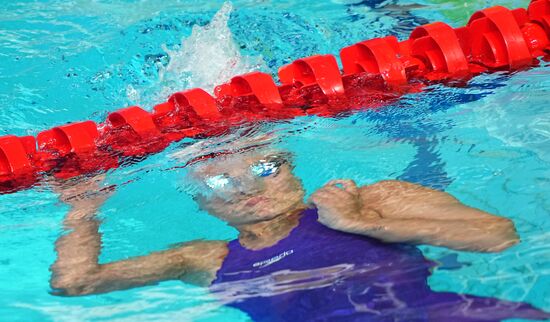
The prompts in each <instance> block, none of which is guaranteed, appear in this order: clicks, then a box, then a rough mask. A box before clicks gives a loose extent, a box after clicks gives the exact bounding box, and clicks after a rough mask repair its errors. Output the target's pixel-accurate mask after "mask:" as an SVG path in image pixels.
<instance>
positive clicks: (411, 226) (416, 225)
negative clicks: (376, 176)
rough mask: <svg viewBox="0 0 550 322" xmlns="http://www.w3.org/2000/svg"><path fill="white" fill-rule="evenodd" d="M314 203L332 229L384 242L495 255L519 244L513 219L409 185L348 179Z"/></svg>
mask: <svg viewBox="0 0 550 322" xmlns="http://www.w3.org/2000/svg"><path fill="white" fill-rule="evenodd" d="M338 185H340V186H341V187H338ZM312 202H313V203H314V204H315V205H316V206H317V207H318V209H319V221H321V222H322V223H323V224H325V225H327V226H328V227H330V228H333V229H337V230H341V231H345V232H349V233H355V234H361V235H366V236H369V237H373V238H377V239H379V240H382V241H385V242H407V243H414V244H430V245H436V246H444V247H449V248H453V249H459V250H469V251H482V252H497V251H502V250H504V249H506V248H508V247H510V246H512V245H514V244H516V243H517V242H518V241H519V238H518V236H517V234H516V231H515V228H514V225H513V223H512V222H511V221H510V220H508V219H506V218H503V217H498V216H494V215H491V214H489V213H486V212H484V211H481V210H479V209H475V208H471V207H468V206H466V205H464V204H462V203H460V201H458V200H457V199H455V198H454V197H452V196H451V195H449V194H447V193H445V192H441V191H436V190H432V189H429V188H425V187H422V186H419V185H415V184H412V183H408V182H402V181H382V182H379V183H376V184H374V185H370V186H365V187H361V188H358V187H357V186H355V183H353V181H350V180H339V181H334V182H331V183H329V184H328V185H326V186H325V187H323V188H322V189H320V190H319V191H317V192H315V193H314V194H313V195H312Z"/></svg>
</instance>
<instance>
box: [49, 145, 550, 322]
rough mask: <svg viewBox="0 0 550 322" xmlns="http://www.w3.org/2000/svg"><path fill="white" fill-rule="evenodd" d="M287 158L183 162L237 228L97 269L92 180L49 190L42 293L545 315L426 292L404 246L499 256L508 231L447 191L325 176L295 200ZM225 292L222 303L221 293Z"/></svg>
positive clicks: (413, 254)
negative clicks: (194, 292) (225, 236)
mask: <svg viewBox="0 0 550 322" xmlns="http://www.w3.org/2000/svg"><path fill="white" fill-rule="evenodd" d="M291 159H292V158H291V155H290V154H288V153H284V152H263V153H262V152H261V151H256V152H246V153H240V154H233V155H225V156H218V157H216V158H214V159H212V160H210V161H204V162H201V163H198V164H195V165H193V166H192V167H193V170H192V171H191V172H192V174H191V175H190V176H191V177H192V178H190V179H189V181H190V182H193V184H197V185H200V189H198V191H200V192H199V193H197V194H196V195H194V199H195V200H196V201H197V202H198V204H199V205H200V207H201V208H202V209H203V210H205V211H207V212H208V213H209V214H211V215H212V216H215V217H217V218H220V219H221V220H223V221H225V222H227V223H228V224H229V225H231V226H232V227H234V228H235V229H236V230H238V232H239V236H238V239H236V240H233V241H229V242H226V241H205V240H199V241H193V242H187V243H184V244H179V245H178V246H175V247H173V248H171V249H167V250H163V251H158V252H153V253H151V254H148V255H145V256H138V257H134V258H129V259H124V260H119V261H115V262H111V263H105V264H100V263H99V262H98V258H99V255H100V251H101V234H100V233H99V227H100V221H99V220H98V219H97V218H96V215H97V213H98V211H99V209H100V207H101V205H102V204H103V203H104V202H105V200H106V199H107V198H108V197H109V195H110V194H111V193H112V191H111V190H109V189H104V188H102V186H103V184H102V180H103V178H102V177H95V178H91V179H88V180H87V181H83V180H72V181H68V182H64V183H61V184H58V185H56V187H55V190H56V191H57V192H58V193H59V195H60V198H61V200H62V201H63V202H65V203H67V204H68V205H69V206H70V207H71V209H70V211H69V213H68V214H67V216H66V218H65V220H64V227H65V228H66V229H67V230H68V233H67V234H64V235H62V236H61V237H59V239H58V240H57V242H56V251H57V259H56V261H55V263H54V264H53V265H52V267H51V270H52V278H51V287H52V290H53V291H52V292H53V293H54V294H56V295H62V296H79V295H89V294H98V293H105V292H111V291H116V290H123V289H129V288H134V287H140V286H145V285H153V284H157V283H159V282H161V281H167V280H181V281H184V282H187V283H192V284H196V285H202V286H205V287H208V288H209V289H210V290H211V292H212V293H213V294H217V295H218V297H219V298H220V299H223V302H224V304H225V305H229V306H233V307H236V308H238V309H240V310H242V311H244V312H246V313H247V314H248V315H249V316H250V317H251V318H252V319H253V320H269V321H296V320H304V321H309V320H331V321H332V320H345V321H350V320H351V321H355V320H360V321H363V320H369V321H371V320H372V321H382V320H384V321H387V320H388V319H389V320H392V321H393V320H406V321H425V320H429V321H500V320H502V319H508V318H526V319H545V318H549V317H550V316H549V315H548V314H547V313H545V312H542V311H540V310H537V309H536V308H534V307H532V306H530V305H529V304H525V303H516V302H509V301H503V300H498V299H494V298H483V297H477V296H473V295H465V294H456V293H450V292H435V291H432V290H431V289H430V287H429V286H428V283H427V278H428V276H429V275H430V274H431V269H432V268H433V267H434V266H435V264H434V263H433V262H431V261H428V260H426V259H425V258H424V257H423V255H422V253H421V252H420V250H419V249H418V248H416V247H415V246H414V245H419V244H426V245H436V246H442V247H448V248H452V249H456V250H462V251H474V252H500V251H503V250H505V249H507V248H509V247H511V246H513V245H514V244H516V243H518V242H519V238H518V235H517V233H516V231H515V228H514V224H513V223H512V222H511V221H510V220H508V219H506V218H504V217H499V216H495V215H492V214H489V213H487V212H485V211H483V210H480V209H476V208H472V207H469V206H467V205H464V204H462V203H461V202H460V201H459V200H457V199H456V198H454V197H453V196H451V195H450V194H448V193H445V192H442V191H436V190H432V189H429V188H426V187H422V186H419V185H416V184H413V183H408V182H402V181H393V180H387V181H381V182H378V183H375V184H372V185H366V186H357V185H356V183H355V182H354V181H353V180H334V181H331V182H329V183H327V184H326V185H325V186H323V187H322V188H320V189H319V190H317V191H315V192H314V193H313V194H312V195H311V197H310V198H309V199H308V200H307V201H305V200H304V196H305V191H304V188H303V187H302V184H301V181H300V180H299V179H298V178H297V177H296V176H294V175H293V166H292V160H291ZM228 294H229V295H228Z"/></svg>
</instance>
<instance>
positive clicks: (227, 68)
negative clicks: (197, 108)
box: [126, 2, 268, 106]
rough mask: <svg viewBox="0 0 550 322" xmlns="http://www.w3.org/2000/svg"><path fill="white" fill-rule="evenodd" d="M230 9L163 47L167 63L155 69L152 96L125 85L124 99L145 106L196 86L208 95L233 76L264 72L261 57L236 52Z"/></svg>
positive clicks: (222, 11) (221, 10) (221, 11)
mask: <svg viewBox="0 0 550 322" xmlns="http://www.w3.org/2000/svg"><path fill="white" fill-rule="evenodd" d="M232 10H233V5H232V4H231V2H225V3H224V4H223V6H222V7H221V8H220V10H219V11H218V12H217V13H216V14H215V15H214V17H213V18H212V20H211V21H210V23H209V24H207V25H205V26H198V25H195V26H193V29H192V32H191V35H190V36H189V37H187V38H183V39H182V40H181V45H180V46H179V48H176V49H169V48H167V46H166V45H163V46H162V49H163V50H164V51H165V52H166V53H167V55H168V57H169V63H168V64H167V65H166V66H162V65H161V66H159V79H158V82H155V84H153V86H155V87H156V90H153V91H152V92H153V93H154V94H153V95H152V96H153V97H150V98H148V97H141V96H143V95H140V94H143V93H144V92H143V91H139V90H136V89H135V88H133V87H132V86H128V88H127V91H126V92H127V96H128V98H129V99H130V100H132V101H139V102H140V103H142V105H144V106H147V105H150V104H151V103H153V104H154V103H158V102H160V101H163V100H165V99H166V97H168V96H169V95H170V94H171V93H174V92H177V91H181V90H183V89H186V88H195V87H200V88H202V89H204V90H206V91H209V92H210V93H212V92H213V89H214V87H215V86H216V85H218V84H222V83H224V82H226V81H228V80H229V79H230V78H231V77H233V76H235V75H239V74H243V73H248V72H251V71H257V70H267V69H268V68H267V66H266V64H265V62H264V61H263V59H262V57H261V56H257V57H250V56H245V55H242V54H241V53H240V50H239V46H238V45H237V43H236V42H235V40H234V39H233V35H232V33H231V30H230V29H229V25H228V22H229V18H230V15H231V11H232ZM146 96H147V95H146Z"/></svg>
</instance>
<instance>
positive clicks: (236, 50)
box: [0, 0, 550, 321]
mask: <svg viewBox="0 0 550 322" xmlns="http://www.w3.org/2000/svg"><path fill="white" fill-rule="evenodd" d="M497 4H500V5H505V6H508V7H510V8H512V7H526V6H527V4H528V2H527V1H508V0H503V1H466V2H464V1H446V0H437V1H436V0H431V1H429V0H421V1H420V0H419V1H414V2H413V1H399V2H392V1H375V0H372V1H370V0H366V1H355V0H351V1H346V0H338V1H337V0H333V1H318V2H316V3H313V2H311V3H310V2H307V3H305V2H302V1H296V0H293V1H285V2H275V1H273V2H271V1H234V2H233V4H232V6H231V5H230V4H224V3H223V2H221V1H209V2H208V3H206V2H205V3H202V2H197V1H162V2H160V1H154V0H149V1H148V0H143V1H113V2H111V1H99V0H97V1H79V0H74V1H34V2H28V1H12V2H9V3H5V4H3V5H2V7H1V8H0V14H1V16H2V19H1V20H0V31H1V32H0V43H1V44H2V46H0V57H1V59H0V106H1V108H0V124H1V127H0V131H1V133H0V134H1V135H5V134H16V135H36V134H37V133H38V132H39V131H41V130H45V129H48V128H51V127H53V126H55V125H59V124H63V123H66V122H70V121H78V120H85V119H92V120H95V121H101V120H103V119H104V118H105V116H106V113H107V112H109V111H113V110H116V109H118V108H120V107H123V106H128V105H131V104H140V105H141V106H143V107H145V108H150V107H151V106H152V105H153V104H154V103H156V102H160V101H161V100H162V99H164V98H165V97H166V95H167V94H168V93H170V92H174V91H176V90H181V89H184V88H188V87H195V86H200V87H204V88H205V89H207V90H212V87H213V86H214V85H215V84H219V83H222V82H223V81H225V80H227V79H228V78H230V77H231V76H232V75H236V74H239V73H244V72H247V71H252V70H262V71H266V72H271V73H276V70H277V68H278V66H282V65H283V64H286V63H289V62H291V61H292V60H294V59H296V58H299V57H303V56H308V55H311V54H314V53H332V54H337V53H338V51H339V49H340V48H342V47H344V46H346V45H349V44H352V43H355V42H357V41H360V40H364V39H369V38H373V37H377V36H384V35H389V34H393V35H396V36H398V37H400V38H401V39H403V38H406V37H407V36H408V34H409V33H410V31H411V30H412V29H413V28H414V27H415V26H418V25H422V24H425V23H427V22H431V21H436V20H441V21H445V22H447V23H449V24H451V25H453V26H459V25H463V24H465V23H466V22H467V19H468V16H469V15H470V14H471V13H472V12H474V11H475V10H477V9H481V8H484V7H489V6H492V5H497ZM216 13H217V14H216ZM213 17H214V18H213ZM209 23H210V24H209ZM193 26H196V27H193ZM549 76H550V67H549V66H548V64H547V63H542V64H541V65H540V66H539V67H536V68H533V69H531V70H528V71H522V72H517V73H514V74H507V73H496V74H491V75H482V76H480V77H477V78H475V79H474V80H472V81H471V82H470V83H469V84H468V86H467V87H463V88H456V87H455V88H450V87H444V86H433V87H431V88H430V89H429V90H427V91H424V92H423V93H419V94H411V95H407V96H405V97H403V98H402V99H401V100H399V101H398V102H396V103H393V104H391V105H388V106H386V107H384V108H381V109H378V110H366V111H362V112H358V113H355V114H353V115H349V116H346V117H342V118H330V119H329V118H318V117H303V118H298V119H294V120H291V121H287V122H281V123H276V124H266V125H263V126H261V127H259V128H255V129H254V130H253V131H247V130H245V129H243V130H242V131H236V132H235V133H232V134H231V135H229V136H228V137H222V138H219V139H216V140H203V141H201V142H202V143H199V142H197V141H194V140H190V139H187V140H184V141H182V142H179V143H175V144H173V145H171V146H170V147H169V148H168V149H167V150H166V151H164V152H162V153H159V154H156V155H153V156H151V157H149V158H147V159H146V160H143V161H141V162H136V163H134V164H129V165H126V166H124V167H121V168H118V169H115V170H112V171H110V172H109V173H108V175H107V182H108V183H110V184H116V185H117V187H118V188H117V192H116V193H115V194H114V196H113V197H112V198H111V199H109V200H108V201H107V203H106V204H105V205H104V207H103V208H102V210H101V214H100V218H101V219H102V226H101V231H102V234H103V248H102V254H101V258H100V260H101V262H110V261H113V260H118V259H123V258H127V257H131V256H137V255H145V254H148V253H150V252H152V251H155V250H160V249H165V248H167V247H169V246H170V245H172V244H175V243H179V242H184V241H190V240H195V239H228V240H229V239H234V238H235V237H236V236H237V232H236V230H235V229H233V228H231V227H229V226H228V225H226V224H224V223H223V222H222V221H220V220H218V219H216V218H213V217H211V216H209V215H208V214H206V213H205V212H203V211H201V210H199V209H198V206H197V205H196V204H195V203H194V201H193V200H192V198H191V197H190V196H189V195H188V194H187V193H186V191H185V190H186V189H185V183H184V182H183V181H184V178H185V175H186V173H187V170H186V169H185V168H183V167H181V165H182V163H183V162H185V161H186V160H188V159H190V158H192V156H193V154H192V153H191V154H190V152H188V151H197V152H196V153H204V152H205V151H209V150H212V149H216V147H218V146H219V145H220V141H221V142H231V141H233V140H234V139H235V138H236V137H239V136H247V135H248V136H250V135H261V134H265V133H268V134H269V136H267V138H266V140H267V141H268V142H269V143H270V144H271V145H272V146H274V147H276V148H279V149H284V150H287V151H290V152H291V153H292V154H293V155H294V163H295V165H296V169H295V174H296V175H297V176H299V177H300V178H301V179H302V181H303V183H304V185H305V188H306V190H307V193H312V192H313V191H315V190H316V189H318V188H319V187H321V186H322V185H323V184H324V183H325V182H327V181H328V180H330V179H335V178H353V179H355V180H356V181H357V182H358V183H360V184H370V183H374V182H376V181H379V180H383V179H402V180H408V181H412V182H417V183H421V184H423V185H426V186H431V187H434V188H438V189H444V190H445V191H447V192H449V193H451V194H453V195H455V196H456V197H457V198H459V199H460V200H461V201H463V202H464V203H466V204H468V205H470V206H474V207H478V208H481V209H483V210H485V211H488V212H491V213H495V214H499V215H503V216H506V217H508V218H510V219H512V220H513V221H514V223H515V224H516V227H517V229H518V232H519V234H520V236H521V239H522V242H521V243H520V244H519V245H517V246H515V247H513V248H510V249H508V250H506V251H504V252H502V253H498V254H477V253H468V252H460V251H454V250H449V249H445V248H438V247H429V246H421V247H420V248H421V250H422V251H423V253H424V254H425V256H426V257H427V258H430V259H434V260H439V261H440V262H441V263H442V265H441V266H440V267H439V268H436V269H435V270H434V272H433V274H432V275H431V277H430V278H429V285H430V287H431V288H432V289H433V290H436V291H449V292H458V293H468V294H475V295H479V296H490V297H497V298H501V299H506V300H512V301H523V302H528V303H530V304H533V305H535V306H537V307H539V308H542V309H545V310H547V311H550V246H549V245H550V243H549V242H550V233H549V232H550V220H548V219H549V216H550V179H549V178H550V109H549V108H548V106H550V105H549V103H550V77H549ZM190 147H191V148H194V149H196V150H192V149H191V148H190ZM181 151H187V152H185V153H183V156H182V152H181ZM327 151H330V153H327ZM176 155H178V157H176ZM186 158H187V159H186ZM67 209H68V208H67V206H65V205H63V204H61V203H60V202H59V201H58V199H57V196H56V195H55V194H54V193H53V192H52V191H51V190H50V189H49V188H48V187H47V186H40V185H39V186H36V187H34V188H32V189H29V190H25V191H20V192H17V193H14V194H9V195H1V196H0V249H1V250H2V251H1V252H0V320H6V321H30V320H41V321H42V320H52V321H73V320H117V321H119V320H120V321H124V320H129V321H135V320H144V321H148V320H156V321H159V320H160V321H163V320H174V319H177V320H197V321H247V320H249V318H248V317H247V315H246V314H245V313H243V312H240V311H238V310H236V309H233V308H230V307H227V306H223V305H221V304H220V302H219V301H217V300H216V298H214V296H212V295H210V294H208V291H207V290H205V289H202V288H199V287H194V286H189V285H186V284H183V283H181V282H177V281H169V282H162V283H160V284H158V285H153V286H147V287H141V288H135V289H131V290H126V291H118V292H112V293H108V294H103V295H94V296H85V297H75V298H66V297H56V296H53V295H51V294H50V293H49V291H50V287H49V278H50V271H49V267H50V265H51V264H52V263H53V261H54V259H55V253H54V242H55V240H56V239H57V238H58V237H59V236H60V234H62V233H63V230H62V226H61V223H62V220H63V218H64V216H65V214H66V212H67Z"/></svg>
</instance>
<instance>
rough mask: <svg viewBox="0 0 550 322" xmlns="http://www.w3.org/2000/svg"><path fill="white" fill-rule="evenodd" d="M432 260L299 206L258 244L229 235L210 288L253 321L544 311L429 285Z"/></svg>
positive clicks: (492, 316)
mask: <svg viewBox="0 0 550 322" xmlns="http://www.w3.org/2000/svg"><path fill="white" fill-rule="evenodd" d="M433 266H434V264H433V263H432V262H430V261H427V260H426V259H425V258H424V257H423V255H422V253H421V252H420V250H418V249H417V248H416V247H414V246H410V245H404V244H385V243H382V242H379V241H377V240H375V239H372V238H368V237H363V236H358V235H353V234H347V233H342V232H339V231H336V230H332V229H329V228H327V227H325V226H323V225H322V224H320V223H319V222H318V221H317V213H316V210H306V211H305V212H304V214H303V215H302V217H301V218H300V223H299V225H298V227H296V228H294V230H292V231H291V233H290V234H289V236H288V237H287V238H285V239H283V240H281V241H279V242H278V243H277V244H275V245H273V246H271V247H267V248H264V249H261V250H256V251H253V250H248V249H245V248H243V247H242V246H241V245H240V244H239V241H238V240H234V241H231V242H230V243H229V254H228V255H227V257H226V259H225V261H224V262H223V265H222V267H221V269H220V270H219V271H218V273H217V277H216V280H215V281H214V282H213V284H212V286H211V291H212V292H213V293H214V294H216V295H217V297H218V298H219V299H220V300H221V301H222V302H223V303H225V304H226V305H229V306H232V307H235V308H238V309H240V310H242V311H244V312H246V313H248V315H249V316H250V317H251V318H252V319H253V320H254V321H408V322H414V321H460V322H462V321H468V322H470V321H500V320H502V319H506V318H527V319H543V318H549V317H550V316H549V315H547V314H546V313H544V312H541V311H539V310H537V309H535V308H533V307H532V306H530V305H528V304H523V303H513V302H507V301H500V300H498V299H492V298H482V297H476V296H471V295H463V294H455V293H446V292H445V293H443V292H434V291H432V290H431V289H430V287H429V286H428V284H427V277H428V276H429V275H430V269H431V268H432V267H433Z"/></svg>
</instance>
